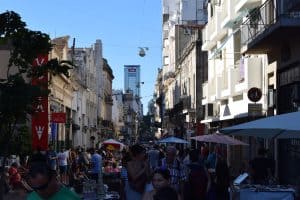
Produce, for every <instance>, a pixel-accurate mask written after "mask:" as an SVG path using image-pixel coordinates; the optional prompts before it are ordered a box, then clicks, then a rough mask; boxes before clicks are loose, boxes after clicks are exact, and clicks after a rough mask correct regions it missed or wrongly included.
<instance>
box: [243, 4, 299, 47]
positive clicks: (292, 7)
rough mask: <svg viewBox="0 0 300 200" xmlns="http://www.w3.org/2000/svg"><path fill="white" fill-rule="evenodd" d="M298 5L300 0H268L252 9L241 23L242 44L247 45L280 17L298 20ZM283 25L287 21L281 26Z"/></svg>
mask: <svg viewBox="0 0 300 200" xmlns="http://www.w3.org/2000/svg"><path fill="white" fill-rule="evenodd" d="M299 7H300V0H282V3H281V1H277V4H276V3H275V0H268V1H266V2H265V3H264V4H262V5H261V6H260V7H257V8H254V9H252V10H251V11H250V12H249V14H248V18H247V20H246V21H244V22H243V23H242V27H241V31H242V38H241V42H242V45H247V44H248V43H250V42H251V41H253V40H254V39H255V38H257V37H258V36H259V35H260V34H261V33H263V32H264V31H265V30H267V29H269V28H271V27H272V25H274V24H276V23H277V22H279V20H281V19H285V20H287V21H292V20H299V19H300V9H299ZM284 25H288V23H287V24H282V25H281V26H284Z"/></svg>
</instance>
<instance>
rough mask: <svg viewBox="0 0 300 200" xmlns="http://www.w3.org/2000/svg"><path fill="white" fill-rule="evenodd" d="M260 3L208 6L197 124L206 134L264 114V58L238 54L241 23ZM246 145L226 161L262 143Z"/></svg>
mask: <svg viewBox="0 0 300 200" xmlns="http://www.w3.org/2000/svg"><path fill="white" fill-rule="evenodd" d="M260 3H261V1H259V0H254V1H253V0H231V1H210V3H208V23H207V24H206V26H205V28H204V29H203V34H202V36H203V42H204V43H203V46H202V50H205V51H208V81H207V82H206V83H204V84H203V87H202V89H203V99H202V105H204V106H205V119H204V120H202V121H201V123H204V124H205V125H206V131H208V132H214V131H217V130H219V129H220V128H223V127H226V126H230V125H234V124H237V123H241V122H246V121H249V120H254V119H256V118H258V117H262V116H265V115H266V114H267V110H268V98H267V94H268V79H267V77H268V76H267V74H268V72H267V70H266V69H267V65H268V59H267V56H266V55H264V54H242V53H241V37H242V32H241V24H242V21H243V19H244V18H245V17H246V15H247V14H248V13H249V11H250V10H251V9H252V8H254V7H256V6H258V5H260ZM251 88H258V93H261V94H262V96H261V98H260V99H259V101H257V102H252V101H250V100H249V98H248V91H249V90H250V89H251ZM246 142H248V143H250V144H251V145H250V147H249V148H248V150H246V149H244V148H241V149H239V150H237V151H232V152H231V153H228V155H229V156H228V161H229V162H232V164H234V165H235V166H237V164H240V161H241V160H243V159H247V158H248V159H249V157H252V156H253V155H254V154H255V152H256V151H255V149H256V148H257V147H258V146H259V145H263V144H260V142H263V141H258V140H257V141H256V140H255V139H253V140H252V141H250V140H248V141H246ZM231 149H234V148H231ZM242 149H244V150H242ZM249 149H250V151H249ZM228 150H230V149H229V148H228ZM230 156H231V157H232V158H234V159H230Z"/></svg>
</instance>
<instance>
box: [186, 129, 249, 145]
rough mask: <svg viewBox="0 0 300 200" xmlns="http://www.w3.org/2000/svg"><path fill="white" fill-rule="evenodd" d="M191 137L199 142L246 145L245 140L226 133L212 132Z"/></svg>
mask: <svg viewBox="0 0 300 200" xmlns="http://www.w3.org/2000/svg"><path fill="white" fill-rule="evenodd" d="M191 139H193V140H196V141H199V142H212V143H218V144H228V145H248V144H247V143H245V142H242V141H240V140H237V139H234V138H232V137H230V136H227V135H223V134H221V133H218V132H217V133H213V134H208V135H200V136H196V137H192V138H191Z"/></svg>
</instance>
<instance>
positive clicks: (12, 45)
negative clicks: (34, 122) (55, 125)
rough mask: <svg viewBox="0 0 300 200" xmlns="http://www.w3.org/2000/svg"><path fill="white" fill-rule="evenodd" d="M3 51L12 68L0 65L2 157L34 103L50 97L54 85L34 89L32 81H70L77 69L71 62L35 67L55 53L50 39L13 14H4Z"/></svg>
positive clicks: (0, 30)
mask: <svg viewBox="0 0 300 200" xmlns="http://www.w3.org/2000/svg"><path fill="white" fill-rule="evenodd" d="M1 49H6V50H9V51H10V57H9V62H8V64H7V65H5V66H1V65H0V72H1V79H0V146H1V147H6V148H1V150H2V151H4V152H2V153H8V152H7V151H8V149H10V142H11V141H12V140H13V138H14V137H16V135H17V133H18V128H17V127H18V126H17V125H18V124H20V123H24V122H25V119H26V117H27V116H28V114H30V113H31V112H32V102H33V101H34V100H35V99H36V98H37V97H38V96H45V95H48V94H49V90H48V88H49V87H48V86H49V84H50V81H49V82H48V84H47V86H46V87H45V85H43V86H33V85H31V81H30V80H31V79H32V78H38V77H41V76H43V75H44V74H45V73H49V74H51V75H58V74H63V75H65V76H67V77H69V73H68V70H69V69H71V68H72V66H73V65H72V63H71V62H69V61H59V60H57V59H51V60H49V61H48V62H47V63H45V64H43V65H42V66H40V67H32V63H33V61H34V59H35V58H37V57H38V56H39V55H48V54H49V52H50V51H51V49H52V44H51V41H50V37H49V35H47V34H45V33H42V32H40V31H32V30H30V29H28V28H27V27H26V23H25V22H23V21H22V20H21V17H20V16H19V15H18V14H17V13H15V12H13V11H7V12H5V13H2V14H0V50H1ZM1 138H2V139H1ZM3 138H5V139H4V140H3ZM3 145H4V146H3Z"/></svg>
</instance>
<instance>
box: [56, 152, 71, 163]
mask: <svg viewBox="0 0 300 200" xmlns="http://www.w3.org/2000/svg"><path fill="white" fill-rule="evenodd" d="M57 157H58V165H59V166H66V165H68V158H69V152H68V151H65V152H59V153H58V154H57Z"/></svg>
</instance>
